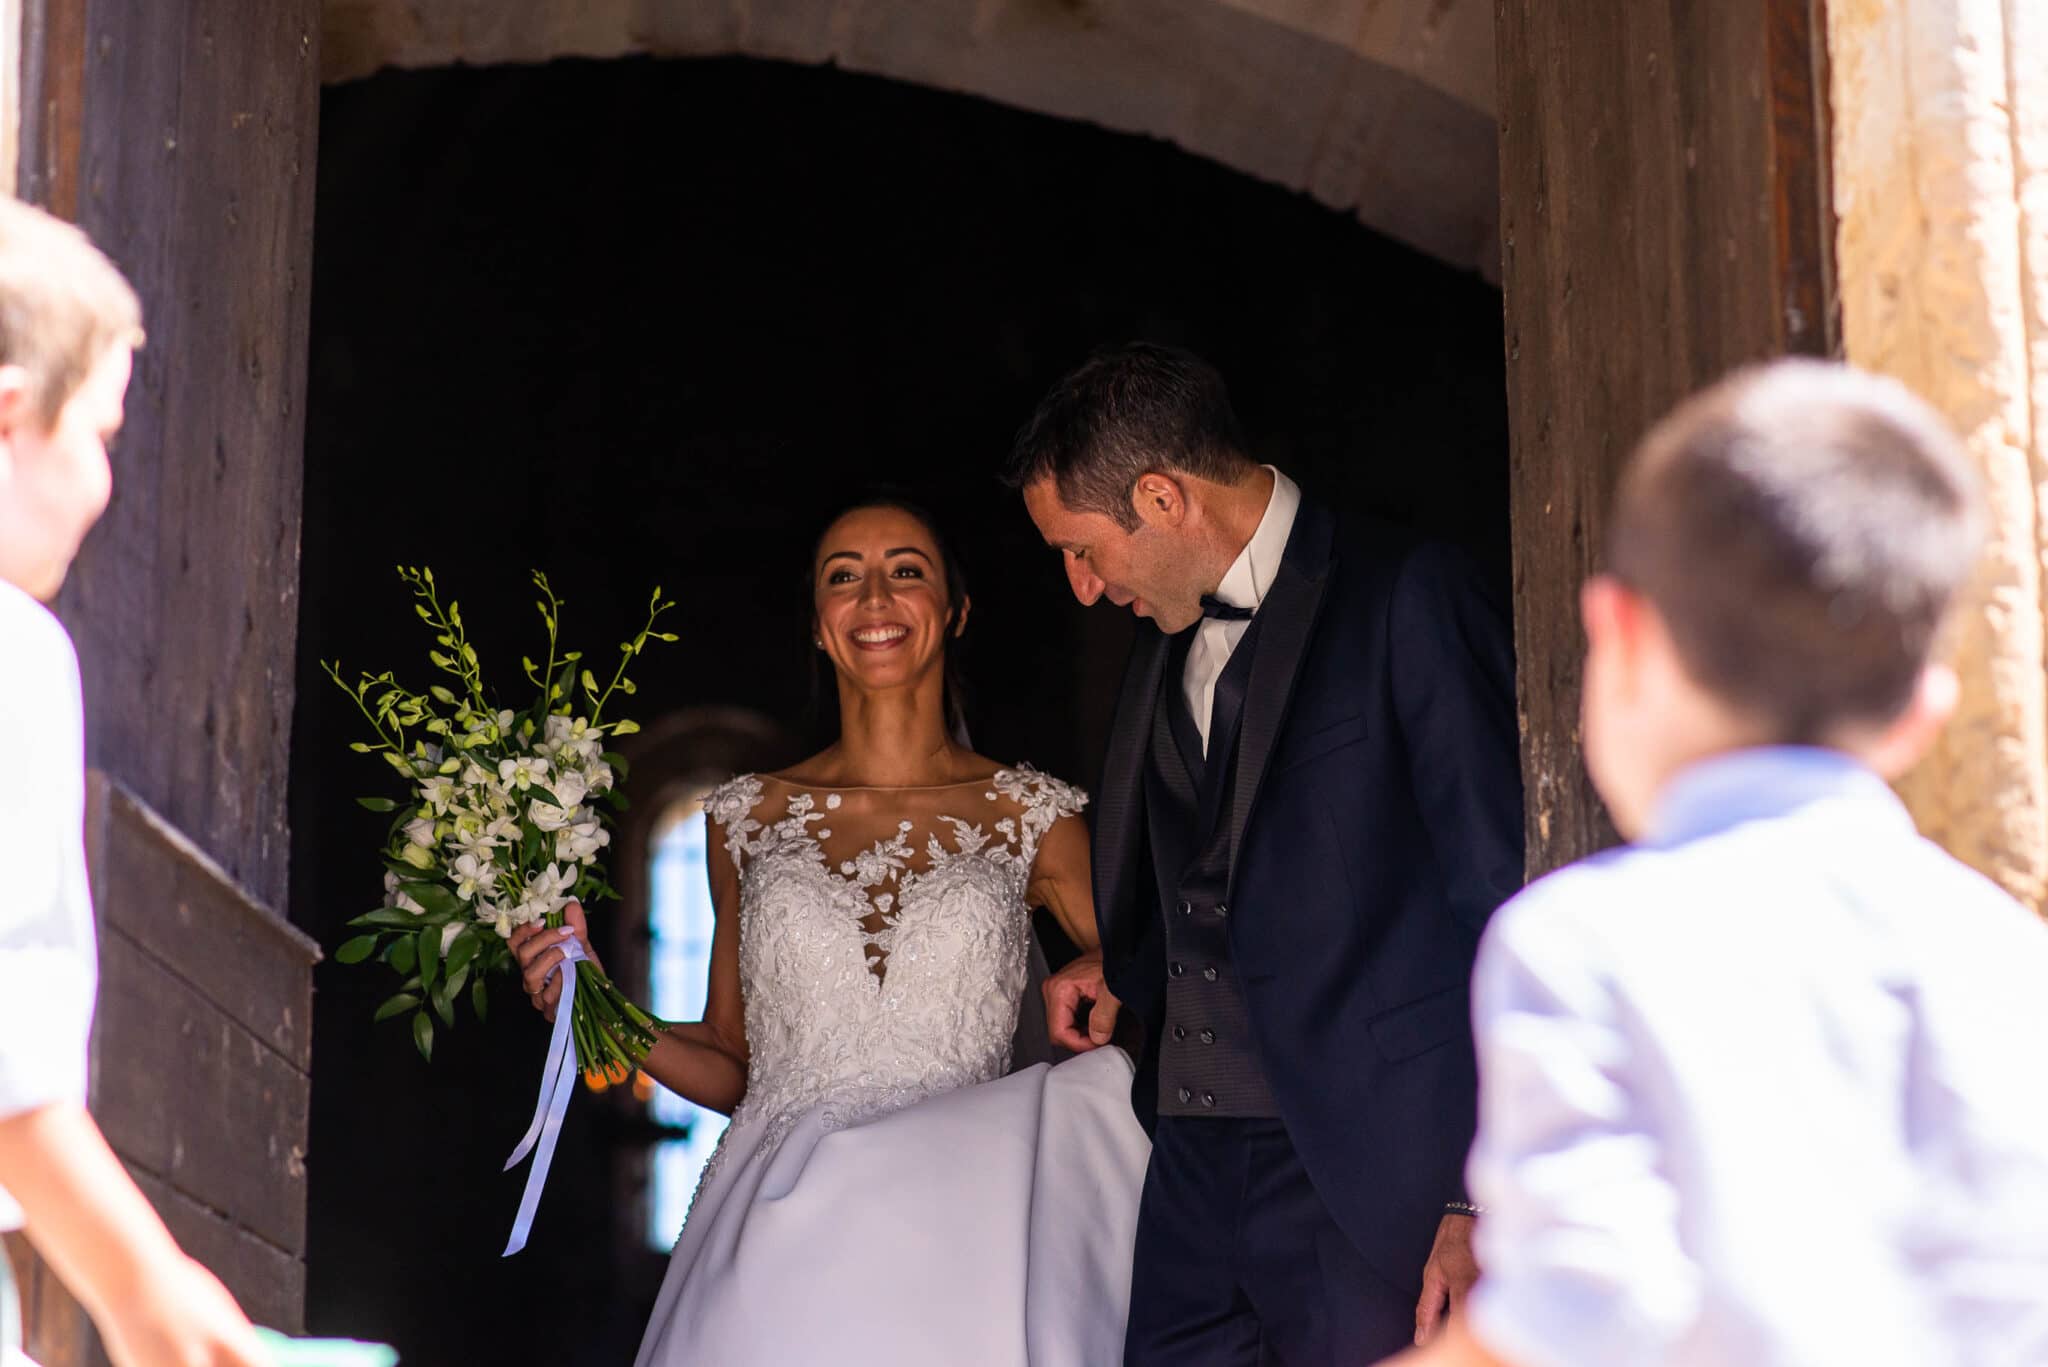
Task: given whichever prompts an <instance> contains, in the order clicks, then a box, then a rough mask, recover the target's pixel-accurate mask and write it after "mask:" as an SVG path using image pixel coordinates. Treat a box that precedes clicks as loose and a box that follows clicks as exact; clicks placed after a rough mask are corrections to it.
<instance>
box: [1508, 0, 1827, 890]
mask: <svg viewBox="0 0 2048 1367" xmlns="http://www.w3.org/2000/svg"><path fill="white" fill-rule="evenodd" d="M1495 33H1496V36H1495V42H1496V46H1497V51H1498V53H1499V57H1498V62H1497V73H1498V76H1499V81H1500V96H1499V111H1500V121H1501V157H1500V163H1501V244H1502V257H1503V271H1502V276H1503V294H1504V313H1505V320H1506V329H1505V334H1504V339H1503V340H1504V345H1505V349H1506V353H1507V373H1508V426H1509V435H1510V444H1511V456H1510V464H1509V468H1510V471H1511V474H1510V484H1511V488H1510V493H1509V497H1510V500H1511V523H1512V527H1513V539H1514V581H1515V619H1516V620H1515V636H1516V640H1515V656H1516V663H1517V673H1518V675H1519V680H1518V686H1517V692H1518V695H1519V704H1520V709H1521V726H1522V757H1523V787H1524V792H1525V794H1526V803H1527V808H1526V818H1527V849H1528V871H1529V873H1530V875H1531V876H1532V877H1534V876H1539V875H1541V874H1543V873H1546V872H1548V871H1550V870H1551V869H1554V868H1557V867H1559V866H1560V865H1563V864H1566V863H1569V862H1571V861H1572V860H1574V859H1578V858H1581V857H1583V856H1585V855H1587V854H1590V853H1592V852H1594V851H1595V850H1598V849H1600V848H1602V847H1604V846H1606V845H1608V844H1610V843H1612V842H1613V841H1614V839H1615V836H1614V832H1613V828H1612V826H1611V825H1610V823H1609V822H1608V819H1607V816H1606V813H1605V811H1604V809H1603V808H1602V806H1601V804H1600V801H1599V798H1598V796H1597V794H1595V793H1594V791H1593V788H1592V784H1591V782H1590V781H1589V780H1588V779H1587V777H1586V775H1585V770H1584V766H1583V764H1582V761H1581V750H1580V736H1579V717H1578V697H1579V676H1580V657H1581V646H1580V627H1579V613H1578V587H1579V585H1580V584H1581V583H1583V582H1584V580H1585V579H1586V577H1587V576H1588V575H1589V574H1590V573H1592V572H1593V571H1594V570H1595V569H1596V568H1597V567H1598V565H1599V563H1600V560H1601V555H1602V549H1603V545H1604V542H1605V539H1606V535H1605V528H1606V517H1607V504H1608V500H1609V498H1610V495H1611V492H1612V489H1613V485H1614V481H1615V478H1616V476H1617V475H1618V473H1619V471H1620V468H1621V465H1622V463H1623V462H1624V461H1625V459H1626V458H1627V455H1628V453H1629V450H1630V449H1631V447H1632V446H1633V445H1634V443H1635V442H1636V440H1637V439H1638V438H1639V437H1640V436H1641V435H1642V434H1643V432H1644V431H1645V430H1647V428H1648V427H1649V425H1650V424H1651V423H1653V422H1654V421H1655V420H1656V419H1657V418H1658V417H1660V416H1661V415H1662V414H1663V413H1664V412H1665V411H1666V410H1668V409H1669V408H1670V407H1671V406H1672V405H1673V404H1675V403H1676V402H1677V401H1678V400H1679V399H1680V398H1682V397H1684V396H1685V395H1686V394H1687V393H1689V392H1691V391H1692V390H1694V389H1697V388H1699V387H1700V386H1702V385H1704V384H1706V383H1708V382H1710V381H1712V380H1714V379H1715V378H1717V377H1719V376H1720V375H1721V374H1723V373H1725V372H1726V371H1728V370H1730V369H1732V368H1734V367H1736V366H1738V365H1741V364H1743V363H1746V362H1750V361H1756V360H1761V359H1764V358H1766V357H1770V356H1774V355H1781V354H1785V353H1788V352H1790V353H1806V354H1815V355H1833V354H1838V353H1839V348H1840V335H1841V326H1840V313H1839V304H1838V302H1837V300H1838V294H1839V292H1838V290H1837V289H1836V286H1835V265H1834V232H1835V227H1834V214H1833V210H1832V207H1831V198H1830V188H1829V164H1830V160H1831V156H1832V149H1831V146H1830V140H1829V138H1830V134H1829V111H1828V73H1827V47H1826V35H1827V23H1826V12H1825V8H1824V0H1730V2H1729V3H1725V4H1709V3H1703V2H1702V0H1631V3H1630V4H1628V5H1625V6H1616V5H1613V4H1612V3H1610V0H1501V2H1500V4H1499V6H1498V8H1497V10H1496V30H1495Z"/></svg>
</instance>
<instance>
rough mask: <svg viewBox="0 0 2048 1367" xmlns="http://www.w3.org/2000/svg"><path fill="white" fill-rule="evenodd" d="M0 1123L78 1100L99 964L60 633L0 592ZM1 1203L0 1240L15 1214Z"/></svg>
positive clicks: (71, 685)
mask: <svg viewBox="0 0 2048 1367" xmlns="http://www.w3.org/2000/svg"><path fill="white" fill-rule="evenodd" d="M0 736H4V737H5V742H4V744H5V749H4V751H0V753H4V755H5V759H0V830H4V831H5V832H6V833H7V836H8V841H9V846H10V857H9V858H8V859H7V861H6V869H7V878H6V881H5V884H4V888H0V1117H4V1116H10V1115H15V1114H19V1113H21V1112H23V1111H30V1110H35V1109H38V1108H40V1107H43V1106H46V1105H49V1104H51V1103H53V1102H59V1101H78V1102H82V1101H84V1100H85V1089H86V1037H87V1034H88V1032H89V1031H90V1029H91V1025H92V1005H93V994H94V991H95V989H96V987H97V980H98V971H97V969H98V954H97V949H96V946H95V943H94V939H93V923H92V903H91V896H90V892H89V890H88V888H87V885H86V874H85V742H84V724H83V717H82V707H81V705H80V701H79V689H78V662H77V657H76V656H75V655H74V654H73V653H72V649H71V641H70V638H69V637H68V636H66V635H65V634H64V628H63V627H62V626H61V625H60V624H59V623H58V622H57V620H56V619H55V618H54V617H52V616H50V614H49V613H48V612H47V611H46V610H45V609H44V608H43V607H42V606H41V605H40V604H38V603H35V602H34V601H33V600H31V599H29V598H28V597H26V596H25V595H23V594H21V593H20V592H19V591H18V590H15V589H13V588H12V587H9V586H7V585H4V584H0ZM10 1205H11V1203H10V1202H8V1201H7V1199H6V1196H5V1193H4V1192H0V1228H4V1227H5V1225H6V1223H7V1222H6V1216H7V1215H8V1214H11V1213H12V1212H11V1211H9V1210H6V1209H4V1207H7V1206H10Z"/></svg>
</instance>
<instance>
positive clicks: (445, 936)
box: [441, 921, 463, 959]
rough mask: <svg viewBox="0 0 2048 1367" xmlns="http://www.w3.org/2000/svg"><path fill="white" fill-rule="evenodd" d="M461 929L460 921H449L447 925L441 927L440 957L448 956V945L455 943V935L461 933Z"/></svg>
mask: <svg viewBox="0 0 2048 1367" xmlns="http://www.w3.org/2000/svg"><path fill="white" fill-rule="evenodd" d="M462 930H463V926H462V922H460V921H450V922H449V923H448V924H447V925H445V926H442V927H441V957H442V958H444V959H445V958H447V957H448V946H450V945H452V944H454V943H455V937H456V936H458V935H460V934H461V933H462Z"/></svg>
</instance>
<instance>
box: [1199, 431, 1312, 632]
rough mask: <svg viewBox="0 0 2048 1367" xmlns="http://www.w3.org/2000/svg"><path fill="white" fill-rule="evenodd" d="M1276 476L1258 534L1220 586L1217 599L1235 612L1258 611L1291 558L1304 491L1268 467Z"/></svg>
mask: <svg viewBox="0 0 2048 1367" xmlns="http://www.w3.org/2000/svg"><path fill="white" fill-rule="evenodd" d="M1265 468H1266V469H1267V470H1268V471H1271V473H1272V475H1273V493H1272V495H1271V496H1270V497H1269V498H1267V500H1266V513H1265V516H1264V517H1261V518H1260V519H1259V527H1258V530H1257V531H1255V532H1253V533H1252V539H1251V540H1250V541H1247V542H1245V545H1244V549H1243V550H1241V551H1239V552H1238V553H1237V559H1235V560H1233V561H1231V562H1230V568H1229V569H1228V570H1226V571H1224V574H1223V582H1222V583H1220V584H1218V585H1217V586H1216V597H1217V599H1218V600H1219V601H1221V602H1224V603H1228V604H1229V605H1230V606H1231V607H1234V608H1257V607H1258V606H1259V605H1260V604H1261V603H1263V602H1265V601H1266V594H1267V592H1268V591H1269V590H1271V589H1272V587H1273V580H1274V578H1275V577H1276V576H1278V575H1279V573H1280V562H1281V560H1283V559H1284V558H1286V555H1287V538H1288V537H1289V536H1291V535H1292V534H1293V532H1294V515H1295V514H1296V513H1298V512H1300V511H1301V488H1300V486H1298V485H1297V484H1295V482H1294V481H1293V480H1291V479H1289V478H1288V477H1287V476H1285V475H1283V474H1281V473H1280V472H1279V471H1278V470H1275V469H1273V467H1272V466H1270V465H1268V466H1266V467H1265Z"/></svg>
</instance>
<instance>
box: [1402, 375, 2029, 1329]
mask: <svg viewBox="0 0 2048 1367" xmlns="http://www.w3.org/2000/svg"><path fill="white" fill-rule="evenodd" d="M1980 522H1981V515H1980V513H1979V511H1978V504H1977V491H1976V486H1975V480H1974V478H1973V477H1972V475H1971V472H1970V470H1969V467H1968V465H1967V464H1966V462H1965V460H1964V458H1963V455H1962V452H1961V451H1960V449H1959V448H1958V447H1957V445H1956V442H1955V439H1954V437H1953V436H1952V435H1951V434H1950V433H1949V432H1948V430H1947V429H1946V428H1945V427H1944V426H1943V424H1942V423H1941V421H1940V420H1939V418H1938V417H1936V416H1935V414H1934V413H1933V412H1932V411H1931V410H1930V409H1928V408H1927V407H1926V405H1924V404H1922V403H1921V402H1920V401H1919V400H1917V399H1915V398H1913V397H1912V396H1911V395H1909V394H1908V393H1907V392H1906V391H1905V390H1904V389H1902V388H1901V387H1899V386H1897V385H1895V384H1892V383H1891V382H1889V381H1882V380H1878V379H1875V378H1873V377H1871V376H1867V375H1861V374H1858V373H1856V372H1854V371H1850V370H1847V369H1844V368H1841V367H1834V366H1825V365H1821V364H1819V363H1815V362H1779V363H1777V364H1776V365H1773V366H1770V367H1767V368H1764V369H1761V370H1755V371H1750V372H1747V373H1744V374H1742V375H1739V376H1737V377H1735V378H1733V379H1731V380H1729V381H1727V382H1724V383H1723V384H1721V385H1719V386H1716V387H1715V388H1713V389H1711V390H1709V391H1707V392H1706V393H1705V394H1702V395H1700V396H1699V397H1697V398H1695V399H1693V400H1691V401H1690V402H1688V403H1686V404H1684V405H1682V406H1681V407H1680V408H1679V409H1678V410H1677V411H1676V412H1675V413H1674V414H1673V415H1672V416H1671V417H1670V418H1668V419H1667V420H1666V421H1665V422H1664V423H1663V424H1661V425H1660V426H1659V427H1658V428H1657V429H1656V430H1655V431H1653V432H1652V433H1651V434H1650V436H1649V437H1648V438H1647V439H1646V440H1645V442H1644V443H1643V446H1642V448H1641V449H1640V450H1639V451H1638V453H1637V455H1636V458H1635V461H1634V463H1633V464H1632V466H1631V468H1630V470H1629V471H1628V473H1627V475H1626V476H1625V478H1624V480H1623V484H1622V488H1621V492H1620V496H1619V500H1618V503H1617V507H1616V513H1615V529H1614V534H1613V541H1612V543H1611V545H1610V548H1609V551H1610V554H1609V569H1608V572H1607V573H1606V574H1604V575H1602V576H1599V577H1597V578H1595V579H1594V580H1593V581H1592V582H1591V583H1589V584H1588V585H1587V586H1586V589H1585V592H1584V597H1583V608H1584V616H1585V622H1586V634H1587V639H1588V643H1589V648H1588V653H1587V659H1586V676H1585V698H1584V707H1585V747H1586V764H1587V768H1588V770H1589V771H1590V772H1591V774H1592V776H1593V779H1594V782H1595V783H1596V785H1597V786H1598V787H1599V789H1600V792H1601V795H1602V797H1604V798H1605V799H1606V801H1607V804H1608V808H1609V810H1610V811H1611V812H1612V814H1613V816H1614V820H1615V824H1616V826H1617V827H1618V828H1619V829H1620V831H1621V832H1622V834H1623V835H1625V836H1627V837H1629V838H1630V839H1631V840H1632V841H1634V842H1635V843H1634V844H1633V845H1632V846H1631V847H1629V848H1626V849H1622V850H1617V851H1613V852H1610V853H1609V854H1606V855H1602V856H1600V857H1598V858H1595V859H1591V860H1588V861H1585V862H1584V863H1581V864H1578V865H1575V866H1574V867H1572V868H1570V869H1566V870H1564V871H1563V872H1561V873H1558V874H1556V875H1554V876H1552V877H1550V878H1547V879H1544V880H1543V881H1541V882H1539V883H1537V884H1536V885H1534V886H1533V887H1531V888H1529V889H1528V890H1527V891H1525V892H1524V893H1523V894H1522V895H1521V896H1520V897H1518V898H1516V899H1515V900H1514V901H1512V902H1510V903H1509V904H1508V905H1507V906H1506V907H1504V908H1503V909H1502V910H1501V911H1500V912H1498V913H1497V914H1496V915H1495V917H1494V919H1493V921H1492V923H1491V925H1490V926H1489V928H1488V930H1487V932H1486V936H1485V940H1484V942H1483V943H1482V946H1481V949H1480V953H1479V960H1478V965H1477V968H1476V970H1475V979H1474V988H1473V1012H1474V1020H1475V1026H1476V1031H1475V1033H1476V1036H1477V1040H1478V1047H1479V1061H1480V1089H1481V1095H1480V1121H1479V1132H1478V1137H1477V1139H1476V1141H1475V1143H1474V1146H1473V1151H1472V1156H1471V1161H1470V1164H1469V1177H1470V1187H1471V1191H1472V1193H1473V1197H1474V1199H1475V1200H1476V1201H1478V1202H1480V1203H1481V1204H1482V1205H1483V1206H1484V1207H1485V1208H1486V1209H1485V1213H1484V1214H1483V1215H1482V1217H1481V1219H1480V1223H1479V1230H1478V1239H1477V1246H1478V1252H1479V1256H1480V1262H1481V1265H1482V1274H1481V1277H1480V1279H1479V1282H1478V1284H1477V1285H1476V1286H1475V1287H1474V1288H1473V1290H1472V1292H1471V1295H1470V1297H1469V1298H1468V1300H1467V1304H1466V1307H1465V1313H1464V1314H1463V1315H1461V1316H1459V1317H1458V1319H1457V1320H1456V1321H1455V1322H1454V1323H1453V1325H1452V1327H1451V1328H1450V1330H1449V1331H1448V1332H1447V1333H1445V1334H1444V1335H1443V1336H1442V1338H1440V1339H1439V1340H1438V1341H1436V1342H1434V1343H1432V1344H1431V1345H1430V1346H1429V1347H1428V1348H1425V1349H1422V1350H1419V1351H1416V1352H1415V1353H1413V1354H1411V1355H1404V1357H1403V1359H1402V1361H1403V1362H1404V1363H1408V1362H1410V1359H1411V1358H1412V1364H1411V1367H1421V1364H1425V1363H1426V1364H1430V1365H1431V1367H1436V1365H1437V1364H1461V1365H1470V1367H1481V1365H1485V1367H1492V1365H1493V1364H1512V1367H1677V1365H1678V1364H1685V1365H1686V1367H1694V1365H1698V1367H1705V1365H1706V1364H1726V1365H1727V1367H1841V1365H1843V1364H1855V1367H1889V1365H1890V1364H1897V1367H1948V1365H1949V1364H1957V1365H1958V1367H1960V1365H1961V1364H1983V1365H1985V1367H1990V1365H1991V1364H2009V1365H2010V1367H2024V1365H2025V1364H2041V1363H2048V1087H2044V1086H2043V1085H2042V1082H2041V1073H2042V1069H2041V1051H2042V1050H2043V1049H2044V1048H2048V929H2044V928H2043V927H2042V926H2041V924H2040V923H2039V922H2038V921H2037V920H2036V919H2035V917H2034V916H2033V915H2031V914H2030V913H2029V912H2027V911H2026V910H2025V909H2023V908H2021V907H2020V906H2018V905H2016V904H2015V903H2014V902H2013V901H2012V900H2011V899H2010V898H2008V897H2007V896H2005V895H2004V894H2003V893H2002V892H2000V891H1999V890H1998V889H1997V888H1996V887H1994V886H1993V885H1992V884H1991V883H1989V882H1988V881H1986V880H1985V879H1983V878H1981V877H1979V876H1978V875H1976V874H1975V873H1973V872H1971V871H1970V870H1969V869H1967V868H1965V867H1963V866H1962V865H1961V864H1959V863H1957V862H1956V861H1955V860H1953V859H1951V858H1949V857H1948V856H1947V855H1946V854H1944V853H1942V851H1940V850H1939V849H1937V848H1936V847H1935V846H1934V845H1932V844H1930V843H1928V842H1926V841H1924V840H1922V839H1920V838H1919V836H1918V835H1917V834H1916V833H1915V831H1914V829H1913V824H1912V820H1911V818H1910V817H1909V816H1908V815H1907V813H1906V811H1905V808H1904V807H1903V806H1902V805H1901V804H1900V802H1899V801H1898V799H1897V798H1896V797H1895V796H1894V795H1893V794H1892V792H1891V790H1890V788H1889V787H1888V786H1887V784H1886V780H1887V779H1889V778H1892V777H1895V776H1897V775H1898V774H1900V773H1902V772H1903V771H1904V770H1905V769H1907V768H1908V767H1909V766H1910V765H1911V764H1912V763H1913V762H1914V761H1915V760H1916V759H1917V758H1918V757H1919V756H1920V755H1921V754H1922V753H1923V752H1924V751H1925V750H1926V748H1927V746H1928V745H1929V744H1930V743H1931V742H1932V741H1933V739H1934V737H1935V735H1936V733H1937V732H1938V731H1939V730H1940V728H1941V726H1942V724H1943V722H1944V721H1945V720H1946V719H1947V717H1948V715H1949V713H1950V712H1951V710H1952V709H1953V706H1954V703H1955V700H1956V696H1957V691H1958V685H1957V680H1956V677H1955V675H1954V674H1953V673H1952V672H1951V671H1950V670H1949V669H1947V668H1946V667H1945V666H1943V665H1941V664H1939V663H1935V662H1934V660H1933V647H1934V643H1935V639H1936V637H1937V635H1938V634H1939V632H1940V630H1941V627H1942V623H1943V620H1944V618H1945V616H1946V614H1947V611H1948V608H1949V605H1950V602H1951V600H1952V598H1953V597H1954V595H1955V593H1956V591H1957V590H1958V589H1959V588H1960V587H1961V586H1962V585H1963V583H1964V582H1965V581H1966V580H1967V578H1968V577H1969V575H1970V573H1971V570H1972V567H1973V565H1974V563H1975V560H1976V557H1977V554H1978V550H1979V546H1980V540H1981V533H1980ZM1985 743H1986V744H1990V743H1992V741H1991V738H1989V737H1986V738H1985Z"/></svg>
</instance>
